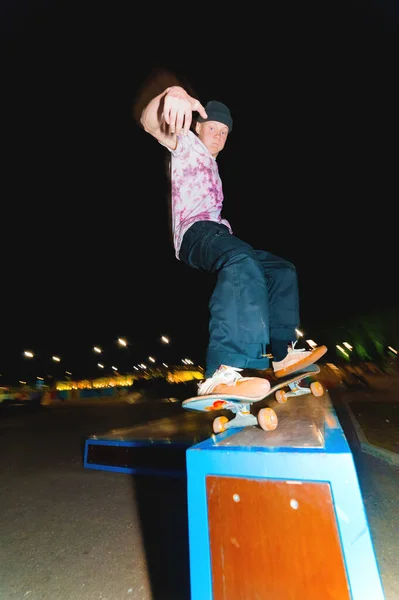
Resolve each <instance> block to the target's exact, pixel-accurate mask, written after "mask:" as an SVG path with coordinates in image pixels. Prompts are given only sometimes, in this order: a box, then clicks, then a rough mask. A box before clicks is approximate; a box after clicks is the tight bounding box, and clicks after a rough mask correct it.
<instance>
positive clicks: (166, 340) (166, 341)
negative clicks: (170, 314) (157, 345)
mask: <svg viewBox="0 0 399 600" xmlns="http://www.w3.org/2000/svg"><path fill="white" fill-rule="evenodd" d="M161 340H162V341H163V343H164V344H169V341H170V340H169V338H167V337H166V336H164V335H163V336H162V337H161Z"/></svg>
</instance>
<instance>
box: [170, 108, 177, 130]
mask: <svg viewBox="0 0 399 600" xmlns="http://www.w3.org/2000/svg"><path fill="white" fill-rule="evenodd" d="M176 115H177V111H176V109H175V108H173V107H172V108H171V109H170V117H169V127H170V132H171V133H176Z"/></svg>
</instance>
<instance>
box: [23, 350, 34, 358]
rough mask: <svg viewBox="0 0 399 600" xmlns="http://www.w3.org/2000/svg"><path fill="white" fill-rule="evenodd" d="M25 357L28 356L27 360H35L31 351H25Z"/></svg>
mask: <svg viewBox="0 0 399 600" xmlns="http://www.w3.org/2000/svg"><path fill="white" fill-rule="evenodd" d="M24 356H26V358H33V357H34V356H35V355H34V354H33V352H31V351H30V350H25V352H24Z"/></svg>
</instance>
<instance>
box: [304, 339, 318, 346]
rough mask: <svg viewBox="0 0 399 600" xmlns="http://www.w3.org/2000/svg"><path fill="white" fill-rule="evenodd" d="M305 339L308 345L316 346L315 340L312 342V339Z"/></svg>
mask: <svg viewBox="0 0 399 600" xmlns="http://www.w3.org/2000/svg"><path fill="white" fill-rule="evenodd" d="M306 341H307V343H308V344H309V346H312V348H316V346H317V344H316V342H314V341H313V340H306Z"/></svg>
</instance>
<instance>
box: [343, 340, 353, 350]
mask: <svg viewBox="0 0 399 600" xmlns="http://www.w3.org/2000/svg"><path fill="white" fill-rule="evenodd" d="M342 344H343V345H344V346H345V348H348V350H353V346H351V345H350V344H348V342H342Z"/></svg>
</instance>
